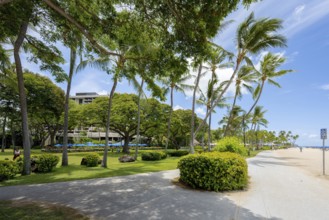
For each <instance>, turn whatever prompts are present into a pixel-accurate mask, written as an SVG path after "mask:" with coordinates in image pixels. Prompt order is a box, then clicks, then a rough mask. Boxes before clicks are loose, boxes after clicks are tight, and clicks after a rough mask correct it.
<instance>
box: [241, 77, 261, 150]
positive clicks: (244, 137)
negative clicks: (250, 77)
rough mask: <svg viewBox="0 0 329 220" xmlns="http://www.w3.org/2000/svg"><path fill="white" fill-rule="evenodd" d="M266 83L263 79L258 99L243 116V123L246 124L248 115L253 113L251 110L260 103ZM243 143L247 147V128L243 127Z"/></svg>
mask: <svg viewBox="0 0 329 220" xmlns="http://www.w3.org/2000/svg"><path fill="white" fill-rule="evenodd" d="M264 84H265V81H264V80H263V81H262V85H261V87H260V90H259V94H258V96H257V98H256V101H255V102H254V104H253V105H252V106H251V108H250V109H249V111H248V113H247V114H245V115H244V116H243V118H242V125H243V126H244V124H245V120H246V117H247V116H249V114H250V113H251V111H252V110H253V109H254V108H255V106H256V105H257V103H258V101H259V98H260V96H261V94H262V91H263V88H264ZM243 142H244V143H243V144H244V146H245V147H246V130H245V129H243Z"/></svg>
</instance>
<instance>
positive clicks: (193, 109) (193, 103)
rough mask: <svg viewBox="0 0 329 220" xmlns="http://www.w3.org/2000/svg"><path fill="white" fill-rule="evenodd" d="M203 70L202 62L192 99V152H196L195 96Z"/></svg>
mask: <svg viewBox="0 0 329 220" xmlns="http://www.w3.org/2000/svg"><path fill="white" fill-rule="evenodd" d="M201 71H202V62H201V63H200V66H199V71H198V76H197V78H196V82H195V87H194V91H193V100H192V118H191V139H190V153H191V154H194V135H196V134H194V111H195V98H196V92H197V90H198V88H199V81H200V78H201Z"/></svg>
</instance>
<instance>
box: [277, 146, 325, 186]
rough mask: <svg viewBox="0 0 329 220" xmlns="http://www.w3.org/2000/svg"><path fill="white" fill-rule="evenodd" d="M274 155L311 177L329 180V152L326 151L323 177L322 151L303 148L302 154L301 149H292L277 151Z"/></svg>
mask: <svg viewBox="0 0 329 220" xmlns="http://www.w3.org/2000/svg"><path fill="white" fill-rule="evenodd" d="M274 154H275V155H277V156H278V157H281V158H282V159H284V160H285V162H287V163H289V164H290V165H294V166H296V167H298V168H300V169H302V170H303V171H304V172H305V173H307V174H309V175H312V176H316V177H320V178H326V179H328V180H329V151H325V173H326V175H325V176H323V151H322V149H312V148H303V150H302V152H300V150H299V148H290V149H287V150H277V151H275V152H274Z"/></svg>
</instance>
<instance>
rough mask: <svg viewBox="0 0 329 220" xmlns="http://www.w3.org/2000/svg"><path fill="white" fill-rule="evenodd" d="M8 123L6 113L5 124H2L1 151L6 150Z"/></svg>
mask: <svg viewBox="0 0 329 220" xmlns="http://www.w3.org/2000/svg"><path fill="white" fill-rule="evenodd" d="M6 123H7V115H5V117H4V119H3V125H2V142H1V152H5V145H6Z"/></svg>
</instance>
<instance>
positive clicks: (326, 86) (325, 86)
mask: <svg viewBox="0 0 329 220" xmlns="http://www.w3.org/2000/svg"><path fill="white" fill-rule="evenodd" d="M320 89H323V90H329V84H326V85H323V86H321V87H320Z"/></svg>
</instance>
